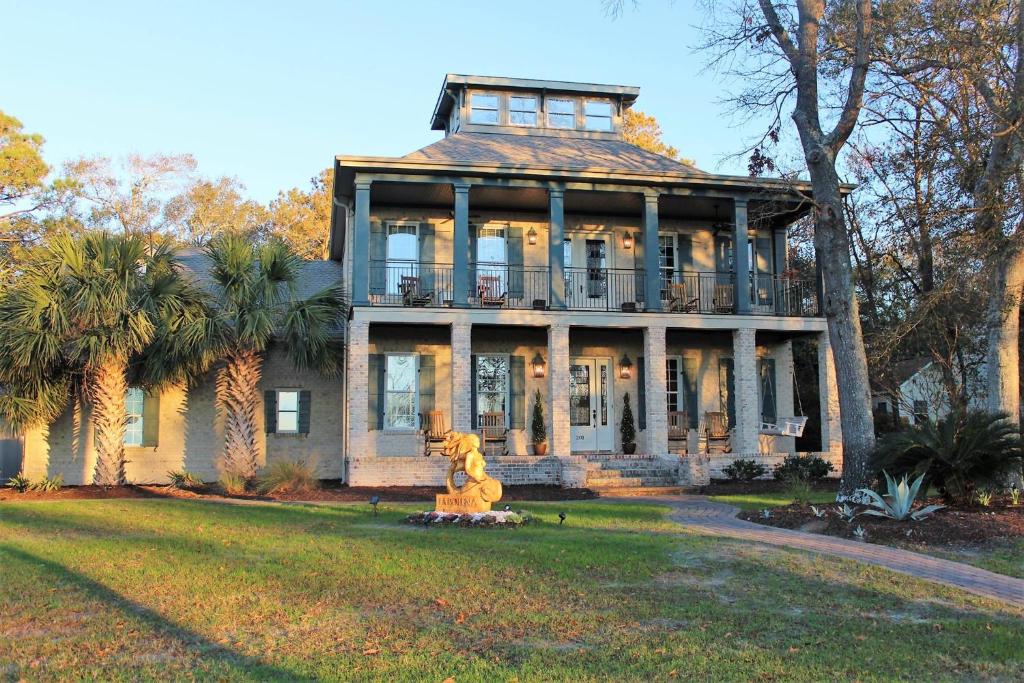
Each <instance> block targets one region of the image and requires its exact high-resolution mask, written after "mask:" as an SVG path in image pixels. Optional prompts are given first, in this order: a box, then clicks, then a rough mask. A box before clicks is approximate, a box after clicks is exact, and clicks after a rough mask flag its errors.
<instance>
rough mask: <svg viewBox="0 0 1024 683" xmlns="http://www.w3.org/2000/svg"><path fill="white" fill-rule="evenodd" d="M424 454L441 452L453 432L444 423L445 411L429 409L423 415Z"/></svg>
mask: <svg viewBox="0 0 1024 683" xmlns="http://www.w3.org/2000/svg"><path fill="white" fill-rule="evenodd" d="M422 424H423V455H425V456H429V455H430V454H431V453H440V452H441V451H443V450H444V442H445V439H447V438H448V435H449V434H451V431H452V430H450V429H448V428H447V427H446V426H445V424H444V413H442V412H441V411H440V410H428V411H427V412H426V413H424V415H423V423H422Z"/></svg>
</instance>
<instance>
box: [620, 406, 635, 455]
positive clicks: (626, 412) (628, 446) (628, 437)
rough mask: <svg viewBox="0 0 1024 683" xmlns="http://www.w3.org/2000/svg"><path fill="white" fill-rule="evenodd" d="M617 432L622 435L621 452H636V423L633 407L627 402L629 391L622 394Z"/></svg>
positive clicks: (628, 453) (629, 453) (627, 453)
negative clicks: (620, 420) (620, 417)
mask: <svg viewBox="0 0 1024 683" xmlns="http://www.w3.org/2000/svg"><path fill="white" fill-rule="evenodd" d="M619 434H621V435H622V452H623V453H625V454H626V455H632V454H633V453H635V452H636V423H634V422H633V407H632V406H631V405H630V403H629V392H628V391H627V392H626V393H625V394H623V396H622V422H620V423H619Z"/></svg>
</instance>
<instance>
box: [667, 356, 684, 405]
mask: <svg viewBox="0 0 1024 683" xmlns="http://www.w3.org/2000/svg"><path fill="white" fill-rule="evenodd" d="M680 365H681V363H680V362H679V358H677V357H670V358H666V359H665V382H666V389H667V393H666V401H667V403H668V412H670V413H674V412H676V411H677V410H679V405H680V404H679V366H680Z"/></svg>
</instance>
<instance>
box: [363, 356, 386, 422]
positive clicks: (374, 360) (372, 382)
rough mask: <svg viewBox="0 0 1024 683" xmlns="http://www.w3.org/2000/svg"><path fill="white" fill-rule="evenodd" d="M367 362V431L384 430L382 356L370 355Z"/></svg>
mask: <svg viewBox="0 0 1024 683" xmlns="http://www.w3.org/2000/svg"><path fill="white" fill-rule="evenodd" d="M367 360H368V362H367V375H368V376H367V385H368V386H367V390H368V391H367V394H368V395H369V405H368V406H367V412H366V428H367V430H368V431H371V432H372V431H373V430H374V429H384V370H385V363H384V354H382V353H371V354H370V355H369V357H368V359H367Z"/></svg>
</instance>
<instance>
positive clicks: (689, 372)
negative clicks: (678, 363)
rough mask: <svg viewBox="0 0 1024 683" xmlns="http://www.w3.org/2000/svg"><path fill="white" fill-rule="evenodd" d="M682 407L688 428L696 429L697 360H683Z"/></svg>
mask: <svg viewBox="0 0 1024 683" xmlns="http://www.w3.org/2000/svg"><path fill="white" fill-rule="evenodd" d="M683 396H684V398H683V401H684V403H683V405H685V406H686V414H687V419H688V420H689V421H690V424H689V426H690V428H691V429H696V428H697V359H696V358H684V359H683Z"/></svg>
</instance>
